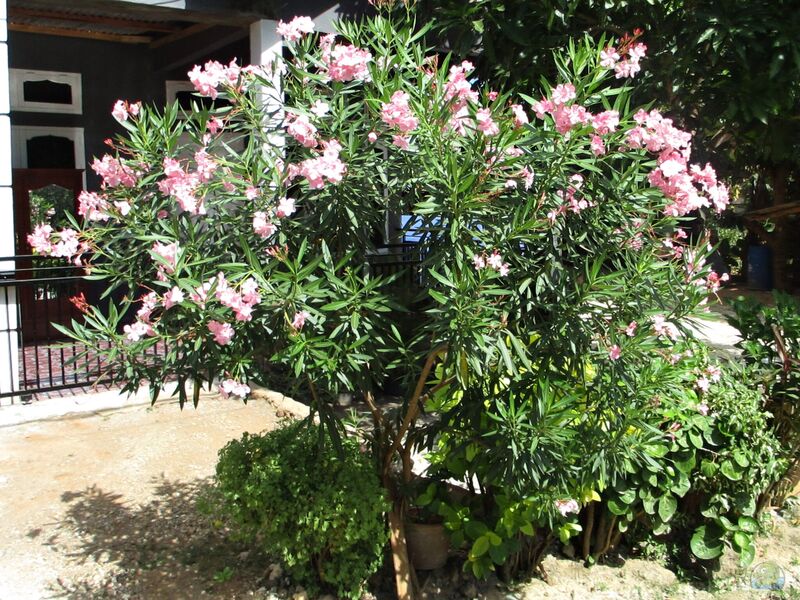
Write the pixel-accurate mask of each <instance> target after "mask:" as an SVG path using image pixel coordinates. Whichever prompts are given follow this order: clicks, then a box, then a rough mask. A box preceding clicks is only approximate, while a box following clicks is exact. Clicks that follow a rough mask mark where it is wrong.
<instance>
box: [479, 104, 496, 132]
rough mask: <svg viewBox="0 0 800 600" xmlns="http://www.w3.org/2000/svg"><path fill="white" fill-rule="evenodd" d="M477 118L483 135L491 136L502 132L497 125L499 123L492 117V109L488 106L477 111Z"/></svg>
mask: <svg viewBox="0 0 800 600" xmlns="http://www.w3.org/2000/svg"><path fill="white" fill-rule="evenodd" d="M475 120H476V121H477V123H478V130H479V131H481V132H482V133H483V135H485V136H487V137H489V136H493V135H497V134H498V133H500V128H499V127H498V126H497V123H495V122H494V119H492V111H491V110H489V109H488V108H481V109H480V110H478V111H476V112H475Z"/></svg>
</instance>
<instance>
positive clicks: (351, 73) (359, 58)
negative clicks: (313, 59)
mask: <svg viewBox="0 0 800 600" xmlns="http://www.w3.org/2000/svg"><path fill="white" fill-rule="evenodd" d="M322 61H323V63H325V66H326V67H327V72H328V76H329V77H330V78H331V79H333V80H334V81H352V80H354V79H355V80H361V79H368V78H369V67H368V65H369V63H370V62H371V61H372V54H371V53H370V52H369V50H363V49H361V48H356V47H355V46H352V45H349V44H348V45H344V44H337V45H336V46H333V48H330V47H328V48H325V47H324V46H323V52H322Z"/></svg>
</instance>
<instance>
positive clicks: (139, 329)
mask: <svg viewBox="0 0 800 600" xmlns="http://www.w3.org/2000/svg"><path fill="white" fill-rule="evenodd" d="M122 329H123V331H124V332H125V337H126V338H128V341H131V342H138V341H139V340H141V339H142V338H143V337H146V336H150V335H155V333H156V332H155V330H154V329H153V326H152V325H149V324H147V323H142V322H141V321H136V322H135V323H132V324H130V325H125V327H123V328H122Z"/></svg>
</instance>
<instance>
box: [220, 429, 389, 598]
mask: <svg viewBox="0 0 800 600" xmlns="http://www.w3.org/2000/svg"><path fill="white" fill-rule="evenodd" d="M342 452H343V454H341V455H339V454H337V452H336V451H335V449H334V448H333V445H332V442H331V441H330V439H329V438H328V437H327V436H325V435H322V432H321V431H320V429H319V427H317V426H315V425H312V424H309V423H308V422H306V421H299V422H296V423H292V424H290V425H287V426H285V427H282V428H280V429H276V430H274V431H271V432H269V433H266V434H263V435H250V434H247V433H245V434H244V436H243V437H242V439H241V440H234V441H231V442H230V443H229V444H228V445H227V446H225V447H224V448H223V449H222V450H221V451H220V454H219V457H220V458H219V463H218V464H217V486H218V490H219V492H220V496H221V502H220V510H221V511H222V512H223V514H225V515H226V516H227V517H229V518H230V520H231V521H232V523H233V524H234V527H235V530H236V531H237V533H238V534H240V535H241V536H242V537H244V538H245V539H251V540H258V541H259V543H260V544H261V545H262V546H263V548H264V549H265V550H266V551H267V552H269V553H271V554H275V555H278V556H280V557H281V558H282V559H283V561H284V563H285V564H286V567H287V570H288V572H289V574H290V575H291V576H292V578H293V580H294V581H295V582H297V583H300V584H302V585H304V586H305V587H306V588H307V589H309V590H310V591H317V590H327V591H332V592H334V593H336V594H337V595H338V596H339V597H341V598H358V597H359V596H360V593H361V588H362V585H363V583H364V582H365V580H366V579H367V578H368V577H369V576H370V575H372V573H374V572H375V571H376V570H377V568H378V566H379V565H380V562H381V557H382V555H383V549H384V546H385V544H386V540H387V533H386V526H385V523H384V511H386V510H387V508H388V504H387V502H386V500H385V499H384V490H383V488H381V486H380V483H379V481H378V478H377V475H376V474H375V468H374V465H373V464H372V462H371V460H370V457H369V456H368V455H367V454H363V453H362V452H361V451H360V448H359V444H358V442H356V441H355V440H353V439H349V438H345V439H342Z"/></svg>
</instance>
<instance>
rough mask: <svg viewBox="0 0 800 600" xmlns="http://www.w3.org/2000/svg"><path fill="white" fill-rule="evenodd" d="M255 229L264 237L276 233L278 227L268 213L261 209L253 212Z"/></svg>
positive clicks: (257, 233)
mask: <svg viewBox="0 0 800 600" xmlns="http://www.w3.org/2000/svg"><path fill="white" fill-rule="evenodd" d="M253 231H255V232H256V235H259V236H261V237H262V238H268V237H270V236H271V235H274V234H275V232H276V231H278V228H277V227H276V226H275V223H273V222H272V221H270V219H269V216H268V215H267V213H265V212H264V211H260V210H259V211H256V212H255V213H254V214H253Z"/></svg>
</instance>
